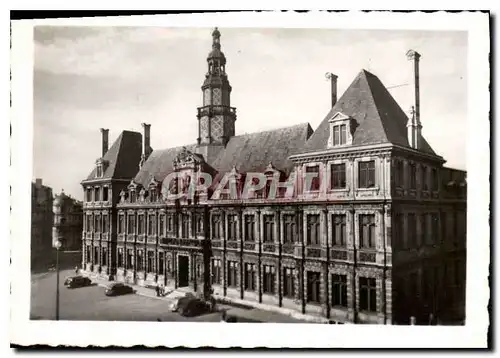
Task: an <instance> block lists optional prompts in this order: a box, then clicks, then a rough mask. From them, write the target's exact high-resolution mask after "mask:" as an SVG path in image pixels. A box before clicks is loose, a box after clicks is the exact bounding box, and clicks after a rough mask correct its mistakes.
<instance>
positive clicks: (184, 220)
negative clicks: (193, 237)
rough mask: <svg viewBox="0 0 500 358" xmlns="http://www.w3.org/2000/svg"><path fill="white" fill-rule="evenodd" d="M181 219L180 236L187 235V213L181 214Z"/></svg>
mask: <svg viewBox="0 0 500 358" xmlns="http://www.w3.org/2000/svg"><path fill="white" fill-rule="evenodd" d="M181 220H182V237H189V215H188V214H181Z"/></svg>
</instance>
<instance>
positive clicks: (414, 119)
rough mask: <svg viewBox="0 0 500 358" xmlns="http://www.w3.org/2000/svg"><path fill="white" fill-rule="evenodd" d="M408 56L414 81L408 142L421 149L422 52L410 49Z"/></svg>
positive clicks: (408, 125)
mask: <svg viewBox="0 0 500 358" xmlns="http://www.w3.org/2000/svg"><path fill="white" fill-rule="evenodd" d="M406 57H407V58H408V60H409V61H411V63H412V71H413V77H412V83H411V85H412V86H411V88H412V90H413V96H412V97H413V105H412V107H411V110H410V112H411V113H410V118H409V120H408V124H407V125H406V127H407V128H408V142H409V144H410V146H411V147H412V148H415V149H420V146H421V141H422V139H421V138H422V124H421V122H420V71H419V61H420V54H419V53H418V52H417V51H414V50H409V51H408V52H407V53H406Z"/></svg>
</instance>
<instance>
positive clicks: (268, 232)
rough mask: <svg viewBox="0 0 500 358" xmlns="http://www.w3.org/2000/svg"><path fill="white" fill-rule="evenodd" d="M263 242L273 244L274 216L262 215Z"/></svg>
mask: <svg viewBox="0 0 500 358" xmlns="http://www.w3.org/2000/svg"><path fill="white" fill-rule="evenodd" d="M263 219H264V238H263V240H264V242H274V215H264V216H263Z"/></svg>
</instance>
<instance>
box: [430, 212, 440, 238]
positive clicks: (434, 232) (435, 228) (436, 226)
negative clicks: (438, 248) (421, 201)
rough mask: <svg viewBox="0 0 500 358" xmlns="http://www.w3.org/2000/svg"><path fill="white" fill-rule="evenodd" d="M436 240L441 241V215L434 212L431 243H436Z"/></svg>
mask: <svg viewBox="0 0 500 358" xmlns="http://www.w3.org/2000/svg"><path fill="white" fill-rule="evenodd" d="M436 242H439V216H438V214H436V213H434V214H431V235H430V244H431V245H434V244H435V243H436Z"/></svg>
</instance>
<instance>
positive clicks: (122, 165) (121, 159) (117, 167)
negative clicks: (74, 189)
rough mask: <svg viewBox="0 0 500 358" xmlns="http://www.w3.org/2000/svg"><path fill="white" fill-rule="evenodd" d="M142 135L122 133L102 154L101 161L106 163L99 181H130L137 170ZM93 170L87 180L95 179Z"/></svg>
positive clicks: (94, 170)
mask: <svg viewBox="0 0 500 358" xmlns="http://www.w3.org/2000/svg"><path fill="white" fill-rule="evenodd" d="M141 146H142V135H141V133H138V132H131V131H123V132H122V133H121V134H120V136H119V137H118V138H117V139H116V141H115V142H114V143H113V145H112V146H111V148H109V149H108V151H107V152H106V154H104V157H103V159H104V160H105V161H107V162H108V165H107V168H106V170H105V171H104V173H103V176H102V177H101V178H99V179H111V178H112V179H130V178H133V177H134V175H135V174H136V173H137V171H138V170H139V162H140V160H141V153H142V147H141ZM96 170H97V168H96V167H95V166H94V169H93V170H92V172H91V173H90V174H89V176H88V177H87V180H92V179H96V177H95V175H96Z"/></svg>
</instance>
